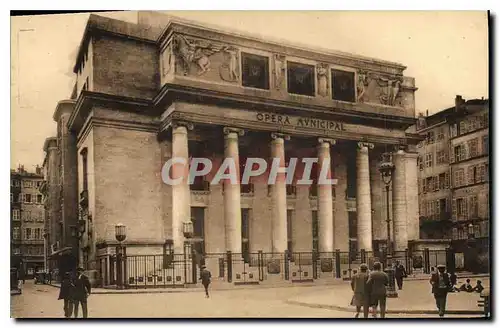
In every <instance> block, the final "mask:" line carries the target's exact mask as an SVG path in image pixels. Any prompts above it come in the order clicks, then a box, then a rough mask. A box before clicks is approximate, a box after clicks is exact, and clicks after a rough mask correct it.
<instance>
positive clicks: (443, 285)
mask: <svg viewBox="0 0 500 328" xmlns="http://www.w3.org/2000/svg"><path fill="white" fill-rule="evenodd" d="M437 269H438V271H437V272H435V273H433V274H432V275H431V279H430V283H431V285H432V294H434V298H435V299H436V307H437V308H438V311H439V316H440V317H444V313H445V312H446V297H447V296H448V292H449V290H450V288H451V281H450V275H449V274H448V273H447V272H445V270H446V267H445V266H444V265H442V264H440V265H438V266H437Z"/></svg>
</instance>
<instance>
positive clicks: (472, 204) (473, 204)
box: [469, 196, 478, 218]
mask: <svg viewBox="0 0 500 328" xmlns="http://www.w3.org/2000/svg"><path fill="white" fill-rule="evenodd" d="M477 205H478V204H477V196H470V197H469V214H470V215H471V216H472V218H476V217H477V214H478V212H477V210H478V206H477Z"/></svg>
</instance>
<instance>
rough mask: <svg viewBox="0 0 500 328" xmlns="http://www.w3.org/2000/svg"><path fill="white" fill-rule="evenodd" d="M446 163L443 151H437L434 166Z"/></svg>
mask: <svg viewBox="0 0 500 328" xmlns="http://www.w3.org/2000/svg"><path fill="white" fill-rule="evenodd" d="M445 163H446V154H445V152H444V150H438V151H437V152H436V165H439V164H445Z"/></svg>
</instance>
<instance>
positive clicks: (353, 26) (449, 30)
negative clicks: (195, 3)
mask: <svg viewBox="0 0 500 328" xmlns="http://www.w3.org/2000/svg"><path fill="white" fill-rule="evenodd" d="M168 14H170V15H174V16H178V17H182V18H186V19H190V20H194V21H198V22H200V23H208V24H211V25H216V26H220V27H222V28H230V29H232V30H236V31H239V32H242V33H250V34H252V35H258V36H261V37H264V38H266V37H268V38H272V39H283V40H286V41H287V43H292V44H293V43H298V44H300V45H306V46H311V47H320V48H327V49H332V50H338V51H343V52H350V53H354V54H358V55H363V56H369V57H374V58H378V59H384V60H389V61H394V62H398V63H401V64H403V65H405V66H407V69H406V71H405V72H404V74H405V75H406V76H412V77H414V78H415V80H416V81H415V83H416V86H417V87H418V91H416V94H415V95H416V96H415V98H416V100H415V104H416V108H417V113H418V112H423V113H425V112H426V111H427V110H428V111H429V114H432V113H435V112H437V111H440V110H442V109H445V108H448V107H450V106H453V105H454V99H455V96H456V95H462V97H463V98H465V99H472V98H481V97H484V98H488V21H487V13H486V12H480V11H441V12H438V11H427V12H426V11H393V12H384V11H378V12H374V11H371V12H369V11H284V12H279V11H267V12H264V11H260V12H259V11H246V12H244V11H238V12H229V11H225V12H224V11H211V12H202V11H169V12H168ZM99 15H103V16H108V17H112V18H116V19H122V20H127V21H130V22H136V20H137V13H136V12H115V13H99ZM88 16H89V15H88V14H86V13H83V14H64V15H40V16H24V17H11V168H17V166H18V165H19V164H23V165H24V166H25V168H27V169H29V170H34V167H35V165H37V164H39V165H41V164H42V162H43V157H44V153H43V149H42V148H43V143H44V141H45V138H47V137H49V136H55V133H56V124H55V122H54V121H53V119H52V115H53V113H54V110H55V107H56V105H57V102H58V101H59V100H62V99H67V98H69V96H70V95H71V91H72V88H73V84H74V76H73V72H72V67H73V65H74V63H75V60H76V52H77V48H78V46H79V43H80V40H81V37H82V36H83V31H84V28H85V24H86V22H87V19H88Z"/></svg>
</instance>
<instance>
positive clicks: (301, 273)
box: [289, 252, 316, 282]
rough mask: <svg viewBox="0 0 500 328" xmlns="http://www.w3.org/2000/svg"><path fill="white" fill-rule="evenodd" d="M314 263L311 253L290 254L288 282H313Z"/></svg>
mask: <svg viewBox="0 0 500 328" xmlns="http://www.w3.org/2000/svg"><path fill="white" fill-rule="evenodd" d="M315 262H316V261H315V258H314V253H312V252H294V253H291V256H290V262H289V272H290V280H291V281H292V282H305V281H313V279H314V276H315V274H314V273H315V272H314V271H315V270H314V265H315V264H316V263H315Z"/></svg>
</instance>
